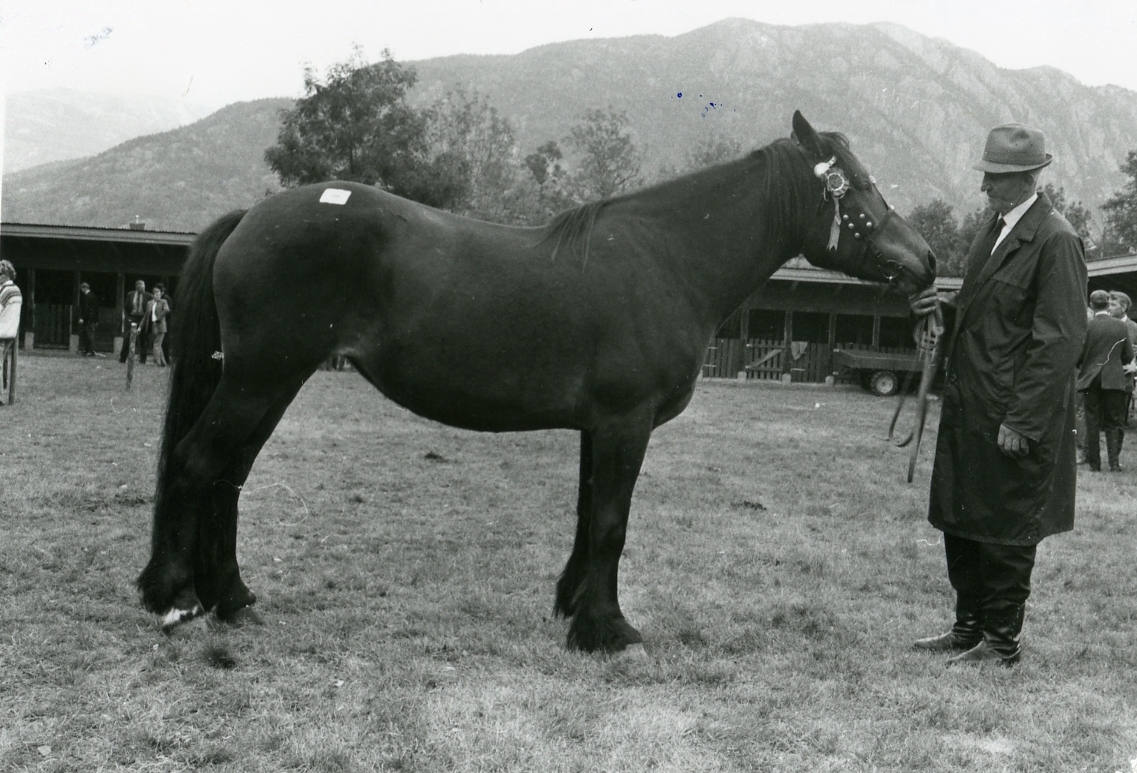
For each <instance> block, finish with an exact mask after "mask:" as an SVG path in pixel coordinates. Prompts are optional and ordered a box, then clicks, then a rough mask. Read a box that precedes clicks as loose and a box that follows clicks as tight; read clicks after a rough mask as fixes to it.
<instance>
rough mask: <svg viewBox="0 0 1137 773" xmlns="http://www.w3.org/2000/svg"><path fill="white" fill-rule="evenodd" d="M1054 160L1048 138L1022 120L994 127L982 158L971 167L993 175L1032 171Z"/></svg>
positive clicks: (988, 137) (988, 136)
mask: <svg viewBox="0 0 1137 773" xmlns="http://www.w3.org/2000/svg"><path fill="white" fill-rule="evenodd" d="M1053 160H1054V156H1052V155H1050V154H1049V153H1047V152H1046V137H1045V136H1043V134H1042V132H1041V131H1039V130H1038V129H1032V128H1031V127H1029V126H1023V125H1022V124H1021V123H1007V124H1003V125H1002V126H996V127H995V128H994V129H992V130H991V132H990V133H989V134H988V135H987V145H986V147H984V148H983V160H981V161H978V162H976V163H974V164H972V165H971V168H972V169H978V170H979V171H980V172H991V173H993V174H1005V173H1007V172H1029V171H1030V170H1031V169H1041V168H1042V167H1044V166H1046V165H1047V164H1049V163H1050V162H1051V161H1053Z"/></svg>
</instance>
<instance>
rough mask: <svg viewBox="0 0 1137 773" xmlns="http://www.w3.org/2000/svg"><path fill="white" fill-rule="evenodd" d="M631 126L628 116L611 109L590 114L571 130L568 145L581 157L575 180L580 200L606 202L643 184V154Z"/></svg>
mask: <svg viewBox="0 0 1137 773" xmlns="http://www.w3.org/2000/svg"><path fill="white" fill-rule="evenodd" d="M628 123H629V122H628V116H627V114H626V113H623V112H618V111H616V110H614V109H612V108H611V107H609V108H608V110H606V111H605V110H589V111H587V112H586V113H585V114H584V115H583V116H582V117H581V120H580V122H579V123H577V124H576V125H575V126H573V127H572V129H571V130H570V131H569V136H568V137H567V138H565V143H566V144H567V145H569V146H570V147H572V148H573V149H575V150H576V151H577V152H578V153H579V154H580V159H579V162H578V165H577V168H576V171H575V173H574V174H573V175H572V181H573V183H574V188H575V193H576V196H577V198H578V199H580V200H581V201H590V200H593V199H606V198H609V197H611V196H614V195H616V194H617V193H621V192H623V191H626V190H631V189H634V188H636V187H638V186H639V185H640V184H641V183H642V180H641V178H640V165H641V163H642V161H643V154H642V153H641V152H640V150H639V149H638V148H637V147H636V144H635V142H634V141H633V139H632V135H631V130H630V129H629V125H628Z"/></svg>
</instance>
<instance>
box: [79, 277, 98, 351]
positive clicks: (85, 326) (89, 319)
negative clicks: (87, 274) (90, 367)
mask: <svg viewBox="0 0 1137 773" xmlns="http://www.w3.org/2000/svg"><path fill="white" fill-rule="evenodd" d="M98 324H99V297H98V296H97V295H95V293H94V292H92V291H91V286H90V285H89V284H87V283H86V282H83V283H82V284H80V285H79V353H80V354H82V355H83V356H84V357H94V356H95V328H96V327H98Z"/></svg>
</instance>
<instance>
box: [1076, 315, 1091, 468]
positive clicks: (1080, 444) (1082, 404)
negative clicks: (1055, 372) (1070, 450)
mask: <svg viewBox="0 0 1137 773" xmlns="http://www.w3.org/2000/svg"><path fill="white" fill-rule="evenodd" d="M1093 318H1094V310H1093V309H1091V308H1090V307H1089V306H1087V307H1086V324H1087V325H1088V324H1089V323H1090V320H1091V319H1093ZM1074 444H1075V445H1076V446H1077V448H1078V464H1085V463H1086V401H1085V395H1083V394H1082V393H1081V392H1078V391H1076V390H1075V392H1074Z"/></svg>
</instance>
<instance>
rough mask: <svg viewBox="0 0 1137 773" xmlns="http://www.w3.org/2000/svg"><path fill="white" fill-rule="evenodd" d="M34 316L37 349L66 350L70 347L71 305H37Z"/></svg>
mask: <svg viewBox="0 0 1137 773" xmlns="http://www.w3.org/2000/svg"><path fill="white" fill-rule="evenodd" d="M35 315H36V317H35V319H36V323H35V332H36V348H37V349H67V348H68V347H70V346H71V304H69V303H37V304H36V308H35Z"/></svg>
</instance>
